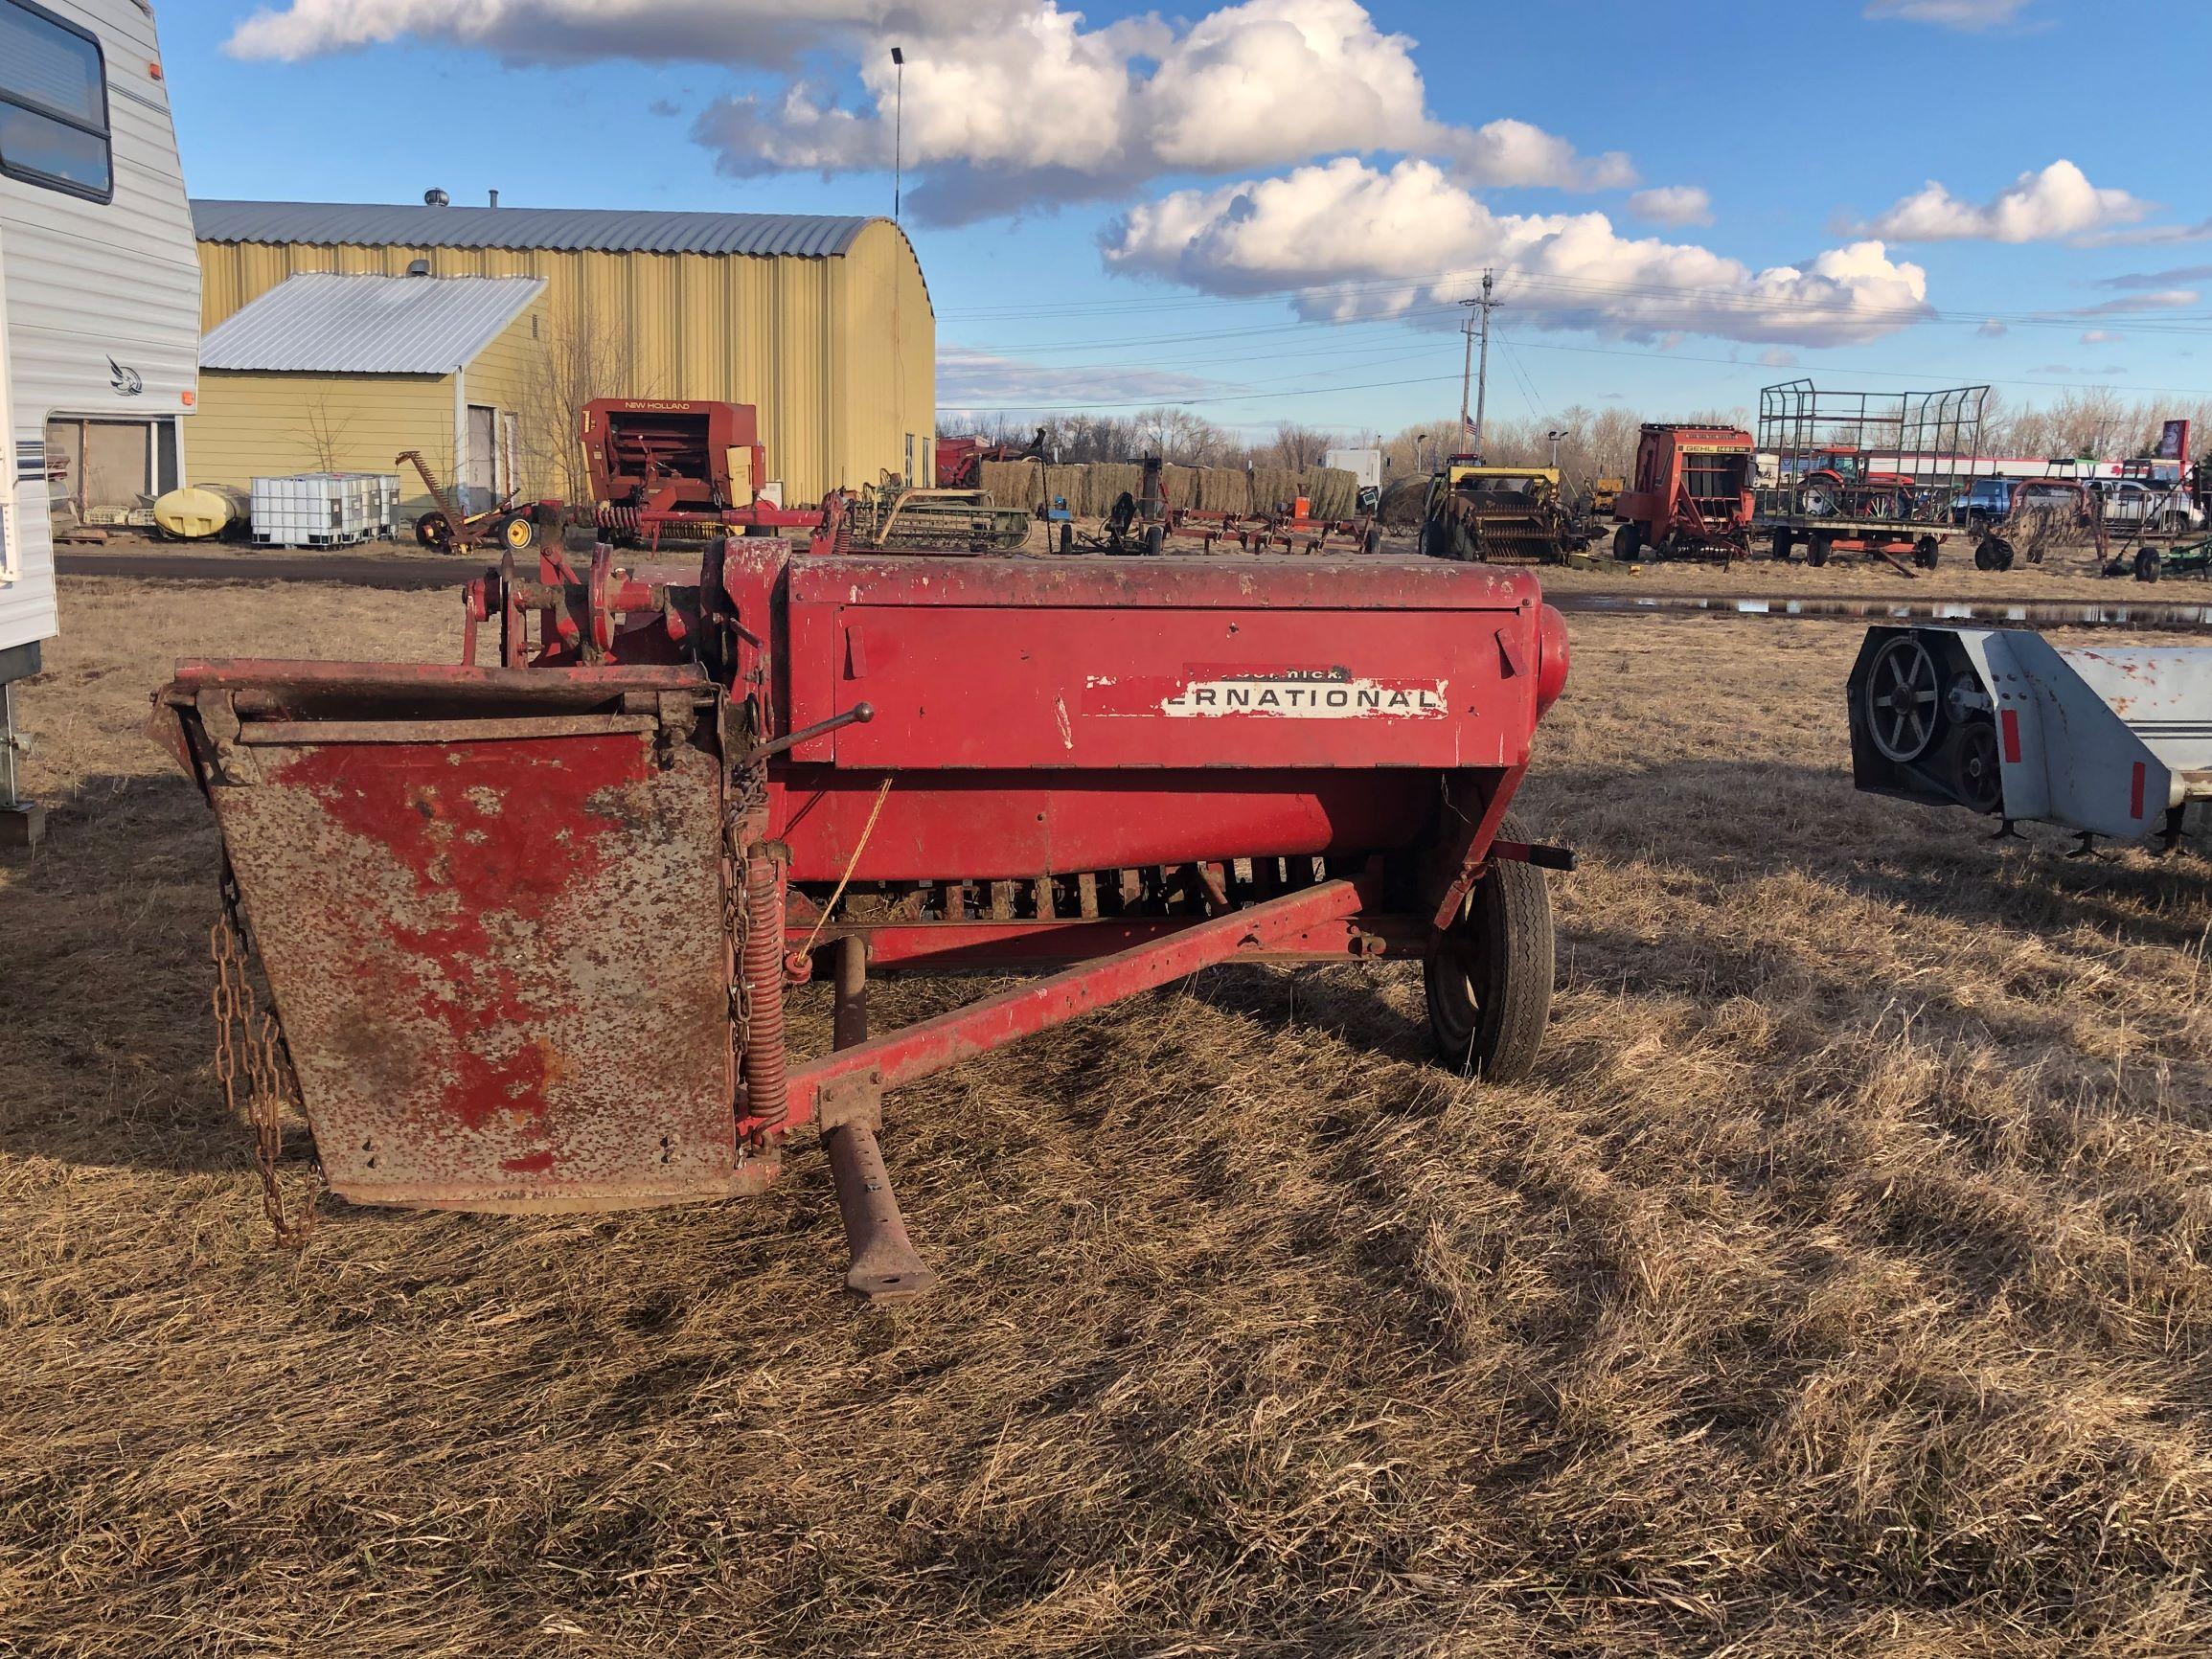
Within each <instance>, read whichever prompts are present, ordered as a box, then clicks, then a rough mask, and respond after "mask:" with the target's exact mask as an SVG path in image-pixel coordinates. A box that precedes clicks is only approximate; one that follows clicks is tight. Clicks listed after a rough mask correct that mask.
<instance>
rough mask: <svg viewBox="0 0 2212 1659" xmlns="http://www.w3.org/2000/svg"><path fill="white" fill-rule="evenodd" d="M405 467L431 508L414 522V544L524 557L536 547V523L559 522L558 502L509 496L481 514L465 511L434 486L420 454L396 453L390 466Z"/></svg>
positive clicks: (456, 498) (457, 499)
mask: <svg viewBox="0 0 2212 1659" xmlns="http://www.w3.org/2000/svg"><path fill="white" fill-rule="evenodd" d="M409 463H412V464H413V465H414V467H415V470H416V471H417V472H418V473H419V474H421V475H422V489H424V491H425V492H426V493H427V494H428V495H429V497H430V500H431V503H432V505H431V508H430V511H427V512H425V513H423V514H422V516H420V517H419V518H417V519H416V520H415V539H416V541H417V542H419V543H420V544H421V545H422V546H424V547H427V548H430V549H432V550H433V551H435V552H438V553H467V552H473V551H474V550H476V549H478V548H486V547H499V548H505V549H506V550H507V551H509V552H510V553H527V552H528V551H529V550H530V549H531V548H533V547H535V546H536V545H537V534H538V525H539V520H540V518H543V519H544V521H545V522H546V523H547V524H551V525H558V524H559V521H560V503H559V502H558V501H537V502H531V503H528V504H522V503H518V502H517V501H516V500H515V498H514V496H513V492H510V493H509V494H508V495H506V496H505V497H503V498H502V499H501V500H500V501H499V502H498V503H497V504H496V505H494V506H492V507H489V508H487V509H486V510H485V511H482V512H470V511H468V510H467V507H466V506H464V505H463V504H462V500H461V498H460V497H459V496H457V495H453V494H449V493H448V492H447V491H446V489H445V486H444V485H442V484H440V483H439V482H438V475H437V474H436V473H435V472H433V471H431V470H430V464H429V463H428V462H427V461H425V460H423V459H422V451H421V450H420V449H402V450H400V451H399V455H398V456H397V457H395V458H394V460H393V462H392V465H393V466H405V465H407V464H409Z"/></svg>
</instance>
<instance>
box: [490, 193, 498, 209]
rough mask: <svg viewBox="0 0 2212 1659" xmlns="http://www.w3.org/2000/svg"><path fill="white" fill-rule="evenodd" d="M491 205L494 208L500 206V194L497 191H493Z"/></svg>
mask: <svg viewBox="0 0 2212 1659" xmlns="http://www.w3.org/2000/svg"><path fill="white" fill-rule="evenodd" d="M491 205H492V206H493V207H497V206H498V205H499V193H498V192H497V191H493V192H492V193H491Z"/></svg>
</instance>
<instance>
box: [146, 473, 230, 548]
mask: <svg viewBox="0 0 2212 1659" xmlns="http://www.w3.org/2000/svg"><path fill="white" fill-rule="evenodd" d="M248 506H249V503H248V500H247V497H246V492H245V491H244V490H242V489H233V488H232V487H231V486H229V485H227V484H189V485H187V486H185V488H184V489H172V490H171V491H170V492H169V493H168V494H167V495H164V496H162V497H161V498H160V499H159V500H157V501H156V502H155V503H154V504H153V522H154V523H155V524H157V525H159V526H160V527H161V531H162V534H165V535H173V536H175V537H176V538H177V539H178V540H179V541H206V540H208V539H209V538H210V537H213V536H217V535H220V534H222V533H223V532H224V531H225V530H227V529H229V528H230V527H231V526H232V525H234V524H243V523H244V522H245V521H246V511H247V509H248Z"/></svg>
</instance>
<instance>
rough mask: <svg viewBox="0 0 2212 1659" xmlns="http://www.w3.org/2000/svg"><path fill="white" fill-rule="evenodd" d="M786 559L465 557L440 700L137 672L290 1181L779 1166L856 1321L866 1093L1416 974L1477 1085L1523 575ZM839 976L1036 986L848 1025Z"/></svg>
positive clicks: (1515, 697)
mask: <svg viewBox="0 0 2212 1659" xmlns="http://www.w3.org/2000/svg"><path fill="white" fill-rule="evenodd" d="M836 545H837V544H836V543H835V541H834V540H833V539H831V538H828V537H817V539H816V541H815V543H814V546H813V548H812V549H811V550H802V549H794V548H792V547H789V546H787V544H785V543H783V542H781V541H779V540H775V539H773V538H767V537H753V538H732V539H728V540H717V541H713V542H710V543H708V544H707V545H706V546H705V547H704V549H703V550H701V552H700V554H699V556H698V557H697V559H696V562H695V563H689V564H683V565H675V564H671V565H650V564H630V565H618V564H617V563H616V555H615V554H614V553H613V552H612V550H610V549H609V548H607V547H605V546H604V545H602V546H601V547H599V548H597V549H596V550H595V551H594V553H593V555H592V557H591V558H590V561H589V563H588V565H587V566H585V567H583V568H582V569H581V570H580V569H579V568H577V567H576V566H575V565H574V564H572V563H571V562H570V560H569V559H568V557H567V556H566V555H565V554H563V553H561V552H559V551H556V550H552V549H548V550H545V551H544V552H542V553H541V554H540V556H539V557H538V558H537V560H536V569H535V570H533V571H531V572H530V573H529V574H528V575H527V576H526V575H524V574H523V573H522V572H520V571H518V570H517V568H516V566H515V564H514V561H513V558H512V557H510V558H509V560H508V562H507V563H506V565H505V566H503V567H502V568H501V569H498V570H494V571H490V572H487V573H486V575H485V576H484V577H483V578H481V579H479V580H476V581H474V582H471V583H470V584H469V585H468V587H467V593H466V646H465V653H466V658H467V660H465V661H464V662H462V663H459V664H454V665H434V664H420V663H410V664H392V663H331V662H278V661H242V660H220V659H216V660H208V659H202V660H192V661H186V662H183V663H180V664H179V665H178V668H177V671H176V677H175V679H174V681H173V682H172V683H171V684H170V685H169V686H168V687H166V688H165V689H164V690H163V691H161V692H160V693H157V694H156V697H155V710H154V715H153V717H152V720H151V722H150V724H149V728H148V729H149V731H150V732H151V733H152V734H153V735H154V736H156V737H157V738H158V739H160V740H161V741H162V742H163V744H164V746H165V747H167V748H168V749H169V751H170V752H171V754H172V755H173V756H174V757H175V759H176V760H177V761H178V762H179V763H180V764H182V765H183V766H184V768H185V769H186V770H187V771H188V772H189V773H190V774H191V775H192V776H193V777H194V779H195V780H196V781H197V783H198V784H199V785H200V787H201V788H202V790H203V791H204V793H205V794H206V797H207V799H208V801H209V802H210V804H211V805H212V807H213V808H214V810H215V813H216V817H217V822H218V824H219V826H220V829H221V833H222V842H223V852H224V863H225V870H224V875H225V880H224V893H225V895H226V904H227V905H228V907H229V910H230V913H231V915H232V916H233V918H234V920H235V924H236V926H237V927H238V929H239V932H240V933H241V934H242V935H243V936H244V938H245V939H246V941H247V943H249V944H250V946H251V948H252V950H253V951H254V952H255V953H256V954H257V955H258V957H259V960H260V963H261V966H262V970H263V972H264V973H265V976H266V980H267V985H268V988H269V990H270V992H271V993H272V995H273V999H274V1011H275V1020H276V1023H275V1025H274V1026H272V1027H270V1028H269V1035H270V1036H271V1038H272V1039H273V1040H271V1041H270V1042H269V1043H268V1044H267V1049H268V1053H269V1055H270V1059H269V1061H268V1062H267V1063H266V1064H264V1065H263V1066H262V1068H261V1070H262V1072H263V1073H266V1074H271V1075H268V1076H265V1077H262V1078H261V1079H258V1080H259V1082H260V1083H261V1084H262V1087H263V1089H264V1090H265V1091H273V1092H279V1093H283V1094H288V1095H290V1096H291V1098H292V1099H293V1100H295V1101H296V1102H297V1104H298V1106H299V1108H300V1109H301V1111H302V1112H303V1113H304V1115H305V1116H306V1118H307V1120H308V1125H309V1126H310V1127H311V1129H312V1131H313V1134H314V1139H315V1148H316V1155H317V1160H318V1163H319V1165H320V1167H321V1170H322V1172H323V1177H324V1179H325V1180H327V1182H328V1184H329V1187H330V1189H331V1192H332V1193H335V1194H336V1195H337V1196H339V1197H341V1198H344V1199H347V1200H350V1201H353V1202H355V1203H374V1204H401V1205H414V1206H425V1207H436V1208H446V1209H467V1210H490V1211H513V1212H541V1211H566V1210H596V1209H609V1208H617V1207H623V1206H632V1205H650V1204H665V1203H677V1202H689V1201H696V1200H703V1199H710V1198H720V1197H726V1196H730V1195H733V1194H737V1193H746V1192H752V1191H756V1190H758V1189H760V1188H761V1187H763V1186H764V1185H765V1184H766V1183H767V1182H768V1181H769V1180H771V1179H772V1178H773V1177H774V1176H775V1175H776V1173H777V1172H778V1170H779V1168H780V1166H781V1161H782V1157H783V1155H784V1151H785V1149H786V1148H787V1146H789V1145H790V1144H791V1143H792V1141H793V1138H794V1137H797V1136H802V1135H805V1136H819V1137H820V1138H821V1139H822V1140H823V1141H824V1142H825V1145H826V1149H827V1151H828V1153H829V1157H830V1161H831V1166H832V1171H833V1172H834V1174H835V1177H836V1183H837V1190H838V1197H839V1206H840V1209H841V1211H842V1213H843V1216H844V1219H845V1223H846V1229H847V1234H848V1240H849V1243H850V1245H851V1248H852V1255H853V1261H852V1266H851V1269H850V1271H849V1273H848V1276H847V1283H848V1284H849V1285H850V1286H851V1287H852V1288H854V1289H855V1290H856V1291H860V1292H861V1293H863V1294H867V1295H870V1296H903V1295H911V1294H913V1293H915V1292H916V1291H918V1290H919V1289H921V1288H922V1287H923V1286H924V1285H925V1284H927V1283H928V1281H929V1272H928V1269H927V1268H926V1267H924V1265H923V1263H922V1261H921V1260H920V1258H919V1257H918V1256H917V1255H916V1254H915V1252H914V1250H913V1247H912V1246H911V1244H910V1243H909V1242H908V1241H907V1239H906V1235H905V1231H904V1227H903V1223H902V1221H901V1217H900V1215H899V1210H898V1205H897V1202H896V1200H895V1199H894V1198H893V1196H892V1194H891V1189H890V1184H889V1180H888V1176H887V1174H886V1172H885V1170H884V1165H883V1160H882V1154H881V1150H880V1148H879V1147H878V1142H877V1131H878V1128H879V1126H880V1125H881V1121H882V1106H883V1101H884V1097H885V1096H886V1095H887V1094H889V1093H891V1092H893V1091H895V1090H897V1089H899V1088H901V1087H903V1086H905V1085H907V1084H909V1083H913V1082H916V1081H918V1080H920V1079H924V1078H926V1077H929V1076H931V1075H933V1074H935V1073H938V1072H941V1071H943V1070H945V1069H946V1068H948V1067H950V1066H953V1065H956V1064H958V1063H959V1062H961V1061H962V1060H964V1059H967V1058H969V1057H973V1056H977V1055H981V1054H984V1053H987V1052H989V1051H990V1050H992V1049H995V1048H999V1047H1002V1046H1004V1045H1006V1044H1008V1043H1011V1042H1013V1041H1015V1040H1016V1039H1018V1038H1020V1037H1022V1036H1025V1035H1028V1034H1032V1033H1036V1032H1039V1031H1043V1030H1045V1029H1047V1028H1049V1027H1051V1026H1054V1025H1057V1024H1060V1023H1061V1022H1063V1021H1065V1020H1069V1019H1072V1018H1075V1017H1077V1016H1079V1015H1081V1014H1083V1013H1084V1012H1086V1011H1090V1010H1092V1009H1096V1008H1099V1007H1102V1006H1104V1005H1106V1004H1108V1003H1112V1002H1115V1001H1118V1000H1120V999H1123V998H1126V997H1129V996H1132V995H1134V994H1136V993H1138V992H1141V991H1145V990H1148V989H1154V988H1157V987H1160V986H1164V985H1168V984H1171V983H1173V982H1174V981H1175V980H1177V979H1180V978H1182V977H1183V976H1185V975H1187V974H1189V973H1191V972H1193V971H1194V970H1196V969H1197V968H1200V967H1204V966H1209V965H1212V964H1216V963H1223V962H1230V961H1266V962H1292V963H1332V962H1334V963H1366V962H1374V961H1378V960H1380V961H1385V962H1386V961H1391V960H1396V959H1413V958H1418V959H1419V960H1421V961H1422V962H1423V964H1424V966H1425V977H1426V991H1427V1003H1428V1013H1429V1021H1430V1026H1431V1031H1432V1034H1433V1035H1434V1038H1435V1042H1436V1046H1437V1049H1438V1051H1439V1053H1440V1055H1441V1057H1443V1059H1444V1060H1445V1061H1446V1063H1448V1064H1450V1065H1452V1066H1454V1067H1455V1068H1458V1069H1461V1070H1464V1071H1470V1072H1474V1073H1480V1074H1482V1075H1485V1076H1487V1077H1489V1078H1491V1079H1512V1078H1515V1077H1517V1076H1519V1075H1521V1074H1522V1073H1524V1072H1526V1071H1527V1069H1528V1068H1529V1066H1530V1065H1531V1064H1532V1062H1533V1061H1534V1058H1535V1056H1536V1052H1537V1045H1538V1043H1539V1039H1540V1036H1541V1033H1542V1029H1543V1025H1544V1020H1545V1016H1546V1012H1547V1010H1548V1008H1549V1003H1550V996H1551V982H1552V924H1551V912H1550V907H1549V897H1548V895H1547V893H1546V892H1545V889H1544V878H1543V875H1542V869H1543V868H1544V867H1545V866H1547V865H1548V866H1550V867H1554V868H1561V867H1564V866H1565V864H1566V863H1567V862H1568V860H1567V856H1566V855H1565V854H1564V853H1562V852H1558V851H1557V850H1554V849H1548V848H1543V847H1538V846H1532V845H1530V844H1529V842H1528V841H1527V840H1526V838H1525V837H1524V836H1523V835H1521V834H1520V832H1519V831H1518V830H1516V828H1514V827H1513V825H1512V824H1511V822H1510V821H1509V820H1508V819H1507V817H1506V810H1507V807H1508V805H1509V804H1510V803H1511V801H1512V799H1513V796H1514V793H1515V790H1516V787H1517V786H1518V784H1519V783H1520V781H1521V778H1522V775H1523V773H1524V771H1525V769H1526V767H1527V765H1528V763H1529V755H1530V746H1531V741H1532V738H1533V734H1534V731H1535V727H1536V724H1537V720H1538V718H1539V716H1540V714H1541V713H1542V711H1543V710H1544V709H1545V708H1546V707H1548V706H1549V704H1550V703H1551V702H1552V701H1553V700H1554V699H1555V698H1556V697H1557V696H1558V695H1559V693H1560V692H1561V690H1562V686H1563V684H1564V681H1565V675H1566V667H1567V656H1566V643H1565V634H1564V629H1563V627H1562V625H1561V622H1560V619H1559V617H1558V614H1557V613H1556V612H1555V611H1553V610H1552V609H1551V608H1550V607H1549V606H1547V605H1545V604H1544V603H1543V602H1542V600H1541V597H1540V594H1539V589H1538V585H1537V582H1536V580H1535V579H1534V578H1533V577H1532V576H1530V575H1528V574H1526V573H1520V572H1506V571H1495V570H1491V569H1486V568H1484V567H1482V566H1479V565H1464V564H1456V563H1449V562H1445V561H1439V560H1431V559H1412V558H1406V559H1400V558H1393V557H1345V558H1333V557H1307V558H1297V559H1288V558H1274V557H1262V558H1260V559H1258V560H1252V561H1238V562H1236V563H1234V564H1229V563H1225V562H1223V561H1221V560H1219V559H1207V558H1203V557H1197V558H1167V559H1156V560H1142V561H1129V560H1121V559H1113V558H1106V557H1088V556H1073V557H1052V558H1029V557H939V556H927V555H924V556H895V555H880V554H878V555H855V554H851V553H846V552H840V551H837V550H836ZM486 655H495V657H496V660H495V661H488V662H479V661H478V660H477V658H478V657H479V656H486ZM872 969H873V970H881V971H896V970H901V969H904V970H914V971H939V972H943V971H967V970H973V969H986V970H992V971H997V972H1017V971H1018V972H1032V971H1036V972H1040V973H1041V975H1042V976H1041V977H1038V978H1034V979H1031V980H1029V981H1027V982H1025V983H1023V984H1020V985H1018V986H1017V987H1016V988H1015V989H1011V990H1006V991H1002V992H1000V993H998V994H995V995H992V996H988V997H986V998H984V999H983V1000H981V1001H978V1002H975V1003H971V1004H969V1005H968V1006H966V1007H962V1008H959V1009H956V1010H954V1011H950V1012H947V1013H945V1014H941V1015H939V1016H937V1017H936V1018H933V1019H929V1020H925V1021H924V1022H922V1023H921V1024H918V1025H914V1026H909V1027H906V1028H904V1029H901V1030H898V1031H892V1032H886V1033H881V1034H871V1033H870V1032H869V1030H868V1023H867V1004H866V994H867V980H868V975H869V973H870V971H871V970H872ZM816 976H824V977H828V978H829V979H831V981H832V986H833V997H834V1011H835V1012H834V1032H835V1036H834V1047H833V1048H832V1051H831V1052H830V1053H828V1054H826V1055H821V1056H817V1057H807V1058H801V1057H794V1056H792V1055H791V1054H790V1053H789V1052H788V1048H787V1043H786V1040H785V1034H784V1017H783V1011H784V1008H783V1003H784V996H785V994H786V991H787V988H789V987H791V986H793V985H796V984H800V983H803V982H805V981H807V980H809V979H810V978H813V977H816ZM272 1110H273V1108H272ZM274 1142H275V1136H274V1135H273V1134H272V1133H269V1132H267V1131H266V1129H265V1128H264V1134H263V1144H264V1146H272V1145H273V1144H274ZM274 1208H275V1206H274V1204H273V1202H272V1211H274Z"/></svg>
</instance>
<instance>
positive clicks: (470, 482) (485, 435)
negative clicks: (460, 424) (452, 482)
mask: <svg viewBox="0 0 2212 1659" xmlns="http://www.w3.org/2000/svg"><path fill="white" fill-rule="evenodd" d="M467 443H468V460H467V466H464V467H463V469H462V473H461V485H462V489H463V490H464V491H465V492H466V494H467V501H468V511H471V512H482V511H484V510H485V509H486V508H488V507H490V505H491V504H492V503H493V502H494V501H496V500H498V499H499V420H498V416H497V414H496V412H495V411H493V410H492V409H491V408H490V406H489V405H487V404H483V403H471V404H469V405H468V440H467Z"/></svg>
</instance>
